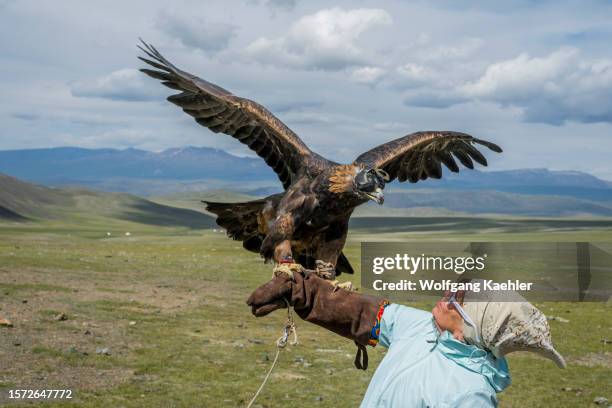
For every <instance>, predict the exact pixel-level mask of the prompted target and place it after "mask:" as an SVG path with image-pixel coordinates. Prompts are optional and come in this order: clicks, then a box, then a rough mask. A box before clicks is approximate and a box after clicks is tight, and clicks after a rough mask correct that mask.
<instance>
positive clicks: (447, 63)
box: [0, 0, 612, 179]
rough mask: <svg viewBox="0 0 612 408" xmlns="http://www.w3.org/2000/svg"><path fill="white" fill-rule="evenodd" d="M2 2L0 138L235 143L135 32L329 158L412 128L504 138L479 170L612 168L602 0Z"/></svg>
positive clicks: (610, 86)
mask: <svg viewBox="0 0 612 408" xmlns="http://www.w3.org/2000/svg"><path fill="white" fill-rule="evenodd" d="M492 3H494V2H488V1H484V0H483V1H477V0H475V1H461V0H446V1H444V0H441V1H434V2H432V1H427V2H426V1H391V0H389V1H376V2H371V1H370V2H367V1H355V0H353V1H327V2H322V1H312V0H309V1H305V0H242V1H238V0H235V1H227V0H225V1H219V2H217V1H201V0H199V1H174V2H162V1H155V0H147V1H132V0H130V1H104V2H93V1H87V2H85V1H68V0H58V1H45V2H43V1H20V0H0V74H1V75H0V87H1V89H2V98H1V99H0V118H1V119H0V120H1V123H2V127H1V129H0V149H20V148H35V147H52V146H82V147H114V148H127V147H135V148H142V149H147V150H156V151H157V150H162V149H165V148H168V147H177V146H186V145H193V146H211V147H218V148H222V149H225V150H228V151H230V152H233V153H236V154H241V155H245V154H249V152H248V150H244V149H243V147H242V146H241V145H240V144H239V143H238V142H235V141H234V140H233V139H231V138H230V137H228V136H225V135H220V134H214V133H211V132H209V131H208V130H206V129H204V128H202V127H199V126H198V125H197V124H196V123H195V122H193V121H192V120H191V118H190V117H188V116H187V115H185V114H184V113H182V112H181V111H180V110H179V109H178V108H176V107H174V106H173V105H170V104H169V103H168V102H166V101H165V99H164V98H165V97H166V96H167V95H168V94H169V92H171V91H170V90H169V89H167V88H164V87H162V86H160V85H159V84H158V83H156V81H155V80H152V79H150V78H147V77H145V76H144V75H143V74H141V73H139V72H138V71H137V69H138V68H140V67H142V64H141V63H140V62H139V61H138V60H137V59H136V56H137V55H138V54H139V51H138V49H137V48H136V44H137V40H138V37H142V38H144V39H145V40H146V41H148V42H151V43H153V44H154V45H155V46H156V47H157V48H158V49H159V50H160V51H161V52H162V53H163V54H164V55H165V56H166V57H167V58H168V59H170V60H171V61H173V62H174V63H175V64H176V65H177V66H179V67H180V68H182V69H183V70H186V71H188V72H191V73H193V74H196V75H198V76H200V77H203V78H205V79H207V80H209V81H211V82H214V83H217V84H219V85H221V86H223V87H224V88H226V89H229V90H230V91H232V92H233V93H235V94H237V95H240V96H244V97H248V98H250V99H253V100H255V101H257V102H259V103H261V104H263V105H265V106H267V107H268V108H269V109H270V110H272V111H273V112H274V113H275V114H276V115H277V116H278V117H279V118H280V119H281V120H283V121H284V122H285V123H287V124H288V125H289V126H290V127H291V128H293V129H294V130H295V131H296V132H297V133H298V134H299V135H300V136H301V137H302V138H303V139H304V140H305V141H306V143H307V144H308V145H310V146H311V147H312V148H313V150H315V151H317V152H318V153H321V154H322V155H324V156H327V157H329V158H331V159H335V160H337V161H351V160H352V159H353V158H354V157H356V156H357V155H358V154H359V153H360V152H362V151H364V150H366V149H368V148H370V147H373V146H375V145H377V144H380V143H383V142H385V141H387V140H390V139H393V138H396V137H400V136H403V135H405V134H407V133H411V132H413V131H417V130H432V129H434V130H458V131H464V132H468V133H471V134H473V135H475V136H477V137H479V138H484V139H489V140H492V141H494V142H496V143H498V144H500V145H501V146H502V147H503V148H504V150H505V152H504V154H503V155H501V156H496V157H495V158H494V159H493V160H490V163H491V165H490V167H489V168H490V169H492V170H501V169H511V168H523V167H547V168H551V169H559V170H581V171H587V172H590V173H592V174H595V175H598V176H600V177H603V178H607V179H612V166H611V164H610V163H611V160H610V157H611V153H612V48H611V47H610V44H612V24H610V21H612V3H611V2H609V1H596V0H582V1H579V0H576V1H563V0H560V1H536V0H516V1H514V0H508V1H505V2H495V3H499V4H495V5H493V4H492Z"/></svg>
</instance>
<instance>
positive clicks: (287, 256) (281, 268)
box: [272, 239, 303, 278]
mask: <svg viewBox="0 0 612 408" xmlns="http://www.w3.org/2000/svg"><path fill="white" fill-rule="evenodd" d="M274 261H275V265H274V269H273V270H272V277H273V278H274V277H275V276H277V275H279V274H282V273H286V274H287V275H289V276H290V277H292V278H293V274H294V273H295V272H298V273H299V272H301V271H302V269H303V268H302V265H300V264H298V263H296V262H295V261H294V260H293V255H292V252H291V241H289V240H288V239H286V240H284V241H282V242H281V243H280V244H278V245H277V246H276V247H275V248H274Z"/></svg>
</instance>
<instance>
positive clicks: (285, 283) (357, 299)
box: [247, 271, 385, 370]
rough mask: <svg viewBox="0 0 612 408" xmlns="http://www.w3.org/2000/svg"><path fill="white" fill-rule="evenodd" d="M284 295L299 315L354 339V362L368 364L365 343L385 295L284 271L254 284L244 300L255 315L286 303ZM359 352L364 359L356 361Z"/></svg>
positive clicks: (363, 365)
mask: <svg viewBox="0 0 612 408" xmlns="http://www.w3.org/2000/svg"><path fill="white" fill-rule="evenodd" d="M283 298H285V299H286V300H287V301H288V302H289V304H291V305H292V306H293V309H294V310H295V312H296V313H297V314H298V316H300V317H301V318H302V319H304V320H306V321H309V322H312V323H314V324H317V325H319V326H321V327H324V328H326V329H328V330H331V331H333V332H334V333H337V334H339V335H341V336H343V337H346V338H349V339H351V340H354V341H355V344H357V347H358V352H357V357H356V360H355V365H356V366H357V368H362V369H364V370H365V369H366V368H367V353H365V346H366V345H367V344H369V342H368V341H369V340H370V336H371V334H372V328H373V327H374V326H375V325H376V324H377V316H378V315H379V311H380V310H381V308H382V307H383V305H384V304H385V300H384V299H382V298H378V297H373V296H368V295H363V294H359V293H356V292H349V291H347V290H344V289H340V288H337V287H334V286H333V285H331V284H330V283H329V282H328V281H325V280H324V279H321V278H319V277H318V276H316V275H315V274H314V273H308V271H306V273H294V274H293V278H291V277H290V276H289V275H285V274H281V275H279V276H276V277H274V278H273V279H272V280H271V281H269V282H268V283H266V284H264V285H262V286H260V287H259V288H257V289H256V290H255V291H254V292H253V293H252V294H251V296H250V297H249V299H248V300H247V304H248V305H249V306H251V309H252V312H253V314H254V315H255V316H265V315H267V314H268V313H270V312H272V311H273V310H276V309H279V308H283V307H286V304H285V300H284V299H283ZM381 313H382V312H381ZM373 345H375V343H374V344H373ZM362 353H363V360H362V361H359V360H360V359H361V358H360V357H361V354H362Z"/></svg>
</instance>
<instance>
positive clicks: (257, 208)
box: [202, 199, 266, 252]
mask: <svg viewBox="0 0 612 408" xmlns="http://www.w3.org/2000/svg"><path fill="white" fill-rule="evenodd" d="M202 202H203V203H204V204H206V211H209V212H211V213H213V214H215V215H217V220H216V221H217V224H218V225H219V226H221V227H223V228H225V230H226V231H227V235H229V236H230V237H231V238H233V239H235V240H237V241H242V242H243V246H244V247H245V248H246V249H248V250H250V251H254V252H259V247H260V246H261V241H262V240H263V236H262V235H261V233H260V232H259V230H258V217H259V214H261V211H262V210H263V207H264V205H265V204H266V199H261V200H253V201H247V202H244V203H217V202H212V201H202ZM257 242H259V245H257ZM255 246H256V247H257V248H255Z"/></svg>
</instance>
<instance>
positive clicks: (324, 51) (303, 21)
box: [246, 8, 391, 70]
mask: <svg viewBox="0 0 612 408" xmlns="http://www.w3.org/2000/svg"><path fill="white" fill-rule="evenodd" d="M389 24H391V16H390V15H389V13H387V12H386V11H385V10H381V9H354V10H344V9H342V8H331V9H323V10H320V11H318V12H316V13H314V14H311V15H307V16H304V17H302V18H300V19H299V20H297V21H296V22H295V23H293V25H292V26H291V28H290V29H289V31H288V33H287V34H286V35H284V36H281V37H278V38H274V39H269V38H267V37H260V38H258V39H257V40H255V41H254V42H252V43H251V44H250V45H249V46H248V47H247V48H246V52H247V54H248V55H249V56H251V57H252V58H253V59H255V60H257V61H259V62H260V63H263V64H273V65H275V64H278V65H282V66H286V67H291V68H301V69H321V70H341V69H344V68H347V67H350V66H356V65H364V64H367V62H368V60H369V59H370V58H369V55H368V53H367V52H366V50H364V49H363V48H361V47H359V45H358V44H357V40H358V38H359V36H360V35H361V34H362V33H363V32H365V31H367V30H370V29H372V28H374V27H380V26H384V25H389Z"/></svg>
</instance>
